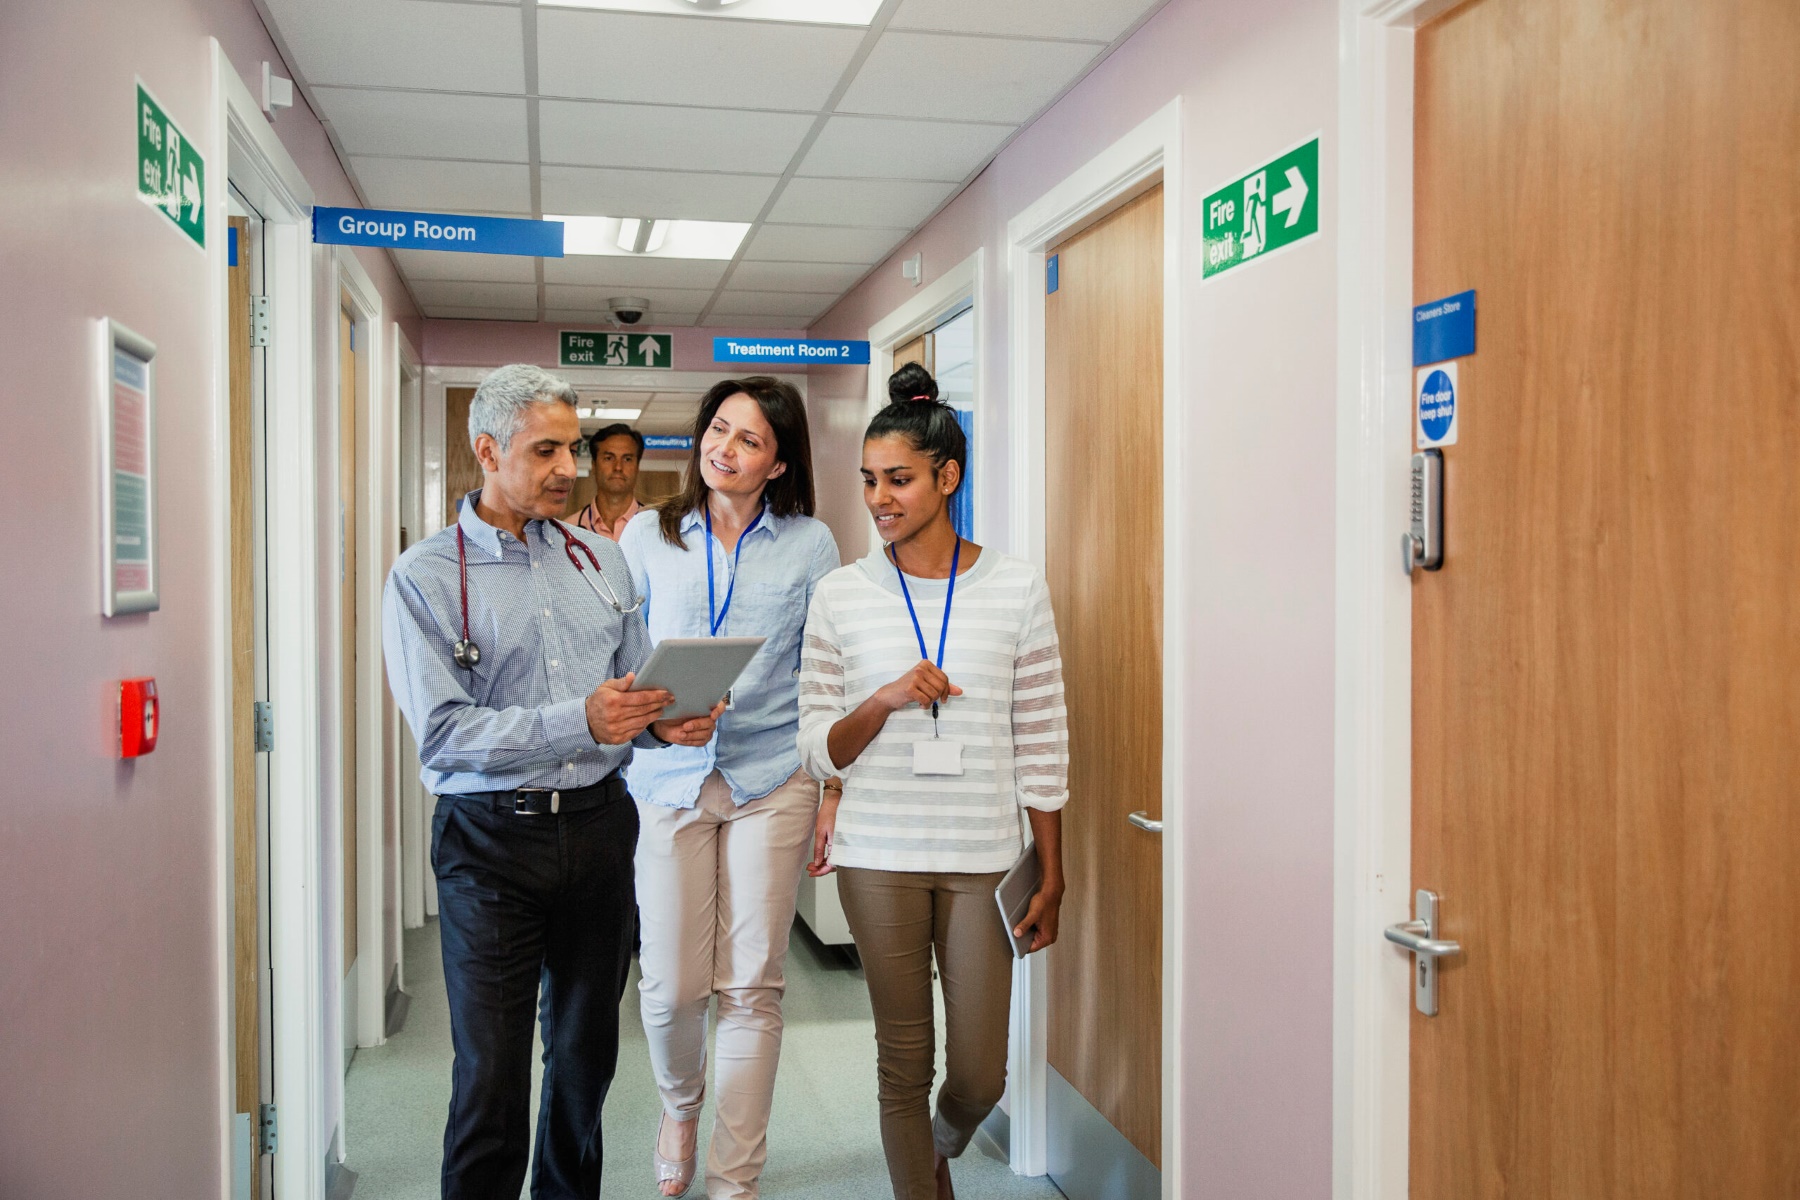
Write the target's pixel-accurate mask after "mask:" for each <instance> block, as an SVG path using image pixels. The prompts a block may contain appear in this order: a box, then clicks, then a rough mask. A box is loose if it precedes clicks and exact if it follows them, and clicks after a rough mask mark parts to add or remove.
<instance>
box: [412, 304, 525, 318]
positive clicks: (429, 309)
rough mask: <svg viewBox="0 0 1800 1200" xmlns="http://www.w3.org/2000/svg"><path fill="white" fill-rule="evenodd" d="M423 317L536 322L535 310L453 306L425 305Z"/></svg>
mask: <svg viewBox="0 0 1800 1200" xmlns="http://www.w3.org/2000/svg"><path fill="white" fill-rule="evenodd" d="M425 315H426V316H428V317H431V318H432V319H434V320H442V321H536V320H537V309H535V308H461V307H457V306H455V305H447V304H439V305H435V306H434V305H427V306H426V307H425Z"/></svg>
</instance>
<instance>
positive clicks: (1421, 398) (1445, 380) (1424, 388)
mask: <svg viewBox="0 0 1800 1200" xmlns="http://www.w3.org/2000/svg"><path fill="white" fill-rule="evenodd" d="M1417 390H1418V409H1419V428H1418V435H1419V449H1421V450H1428V449H1430V448H1431V447H1433V446H1452V445H1455V444H1456V364H1455V363H1453V362H1448V363H1445V364H1443V365H1442V366H1437V367H1430V368H1428V369H1425V370H1421V371H1420V372H1419V373H1418V380H1417Z"/></svg>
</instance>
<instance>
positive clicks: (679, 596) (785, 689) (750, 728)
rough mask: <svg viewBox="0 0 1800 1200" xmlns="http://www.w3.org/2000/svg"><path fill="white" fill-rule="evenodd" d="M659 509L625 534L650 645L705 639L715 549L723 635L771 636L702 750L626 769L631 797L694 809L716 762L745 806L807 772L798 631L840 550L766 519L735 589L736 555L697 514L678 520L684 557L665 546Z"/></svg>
mask: <svg viewBox="0 0 1800 1200" xmlns="http://www.w3.org/2000/svg"><path fill="white" fill-rule="evenodd" d="M657 521H658V514H656V513H654V512H647V513H640V514H638V515H637V516H636V517H633V518H632V520H631V523H630V524H629V525H627V526H626V527H625V532H624V533H623V534H621V535H620V536H619V549H620V550H622V551H624V553H625V559H626V561H627V562H629V563H630V564H631V580H632V585H633V586H634V587H636V588H637V590H638V594H639V595H641V596H644V597H646V598H647V600H648V601H649V602H648V603H647V604H646V605H645V606H644V616H645V618H646V619H647V620H648V621H649V624H650V638H651V640H652V641H653V642H660V641H662V639H664V638H672V637H706V636H707V633H708V629H707V626H708V622H709V614H708V613H707V601H706V555H707V553H708V552H710V553H711V554H712V560H713V579H714V589H713V590H714V592H715V596H714V603H715V604H717V605H719V606H721V607H722V606H723V605H724V603H725V592H726V590H727V589H731V590H732V596H731V609H730V611H729V612H728V613H727V614H726V617H725V623H724V624H723V625H722V626H720V627H719V636H720V637H760V638H767V639H768V641H766V642H764V643H763V645H762V648H761V649H759V650H758V651H757V652H756V657H755V658H753V659H751V660H750V665H749V666H748V667H746V668H744V674H743V675H742V676H741V677H740V678H739V679H738V681H737V686H735V687H733V688H732V689H731V707H730V708H729V709H727V710H726V712H725V715H724V716H722V717H720V718H719V729H718V732H717V733H716V734H714V735H713V739H712V741H711V742H709V743H708V744H706V745H705V746H672V747H670V748H669V749H667V750H664V751H662V752H661V753H659V754H651V755H646V756H645V757H643V758H640V759H638V760H637V761H636V762H634V763H632V764H631V769H630V771H629V772H628V773H627V776H626V779H627V782H628V783H629V784H630V786H631V794H632V795H633V796H636V797H637V798H638V799H640V800H647V801H649V802H650V803H652V804H660V805H663V806H664V807H667V808H692V807H694V804H695V802H696V801H697V800H698V799H699V797H700V785H701V784H702V783H704V782H705V781H706V777H707V776H708V775H709V774H711V773H712V771H713V768H714V767H717V768H718V769H719V772H720V774H722V775H724V776H725V782H727V783H728V784H730V785H731V799H732V801H733V803H735V804H738V805H739V806H742V805H745V804H748V803H750V801H752V800H757V799H760V798H761V797H763V796H766V795H768V794H769V793H770V792H772V791H774V790H775V789H776V788H778V787H780V786H781V785H782V784H783V783H785V782H786V781H787V779H788V777H789V776H790V775H792V774H793V773H794V772H795V771H797V770H799V769H800V752H799V750H798V749H797V748H796V746H795V740H796V738H797V737H798V735H799V732H800V679H799V675H800V633H801V630H802V629H803V628H804V627H805V625H806V610H807V608H808V607H809V606H810V605H811V604H812V594H813V587H814V585H816V584H817V583H818V582H819V580H821V579H823V578H824V577H825V576H826V575H829V574H830V573H831V572H832V571H835V570H836V569H837V565H838V550H837V543H836V542H835V541H833V540H832V537H831V530H830V529H828V528H827V527H826V526H825V523H824V522H822V521H815V520H813V518H811V517H798V516H796V517H772V516H770V515H769V514H768V513H766V512H765V513H764V514H763V515H762V518H761V519H760V520H759V521H758V522H757V523H756V524H755V525H752V526H751V527H750V528H749V529H748V530H746V531H745V532H744V535H743V554H742V556H741V559H740V560H739V562H738V563H737V572H738V574H737V584H736V587H735V588H733V586H732V567H733V564H732V559H733V555H731V554H727V553H725V548H724V546H722V545H720V544H719V540H718V538H717V537H716V536H715V537H714V538H713V539H711V542H710V544H709V543H708V540H707V537H706V526H705V524H704V522H703V520H702V518H701V515H700V514H699V513H698V512H692V513H689V514H688V515H687V516H685V517H683V518H682V521H681V536H682V540H683V541H684V542H685V543H686V544H687V547H688V548H687V549H686V550H678V549H676V548H675V547H674V546H671V545H669V543H668V542H666V541H664V540H663V535H662V528H661V527H660V526H659V525H658V523H657Z"/></svg>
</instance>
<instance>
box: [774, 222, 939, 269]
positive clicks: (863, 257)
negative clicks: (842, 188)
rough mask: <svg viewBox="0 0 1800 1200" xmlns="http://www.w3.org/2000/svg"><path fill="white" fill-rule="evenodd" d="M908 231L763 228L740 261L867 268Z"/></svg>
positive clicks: (777, 226)
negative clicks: (832, 264) (853, 265)
mask: <svg viewBox="0 0 1800 1200" xmlns="http://www.w3.org/2000/svg"><path fill="white" fill-rule="evenodd" d="M911 232H912V231H911V230H910V229H845V228H843V227H842V226H837V225H764V226H763V227H762V228H760V229H758V230H757V231H756V233H755V234H754V235H753V236H752V237H751V241H750V246H749V248H748V249H747V250H745V251H744V257H745V258H746V259H750V260H762V261H767V260H775V261H778V262H834V263H861V264H862V265H863V266H870V265H872V264H874V263H878V262H880V261H881V260H882V259H884V258H886V257H887V255H888V251H890V250H892V249H893V248H894V247H895V246H898V245H899V244H900V243H901V241H903V240H904V239H905V238H907V237H908V236H909V235H910V234H911Z"/></svg>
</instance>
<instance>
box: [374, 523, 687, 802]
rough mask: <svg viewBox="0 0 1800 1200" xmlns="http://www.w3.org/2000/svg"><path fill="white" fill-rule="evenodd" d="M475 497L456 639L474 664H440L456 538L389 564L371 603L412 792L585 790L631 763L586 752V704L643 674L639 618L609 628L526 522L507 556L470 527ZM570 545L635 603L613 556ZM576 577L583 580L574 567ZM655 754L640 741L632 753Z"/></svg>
mask: <svg viewBox="0 0 1800 1200" xmlns="http://www.w3.org/2000/svg"><path fill="white" fill-rule="evenodd" d="M480 494H481V493H480V492H479V491H475V492H470V493H469V494H468V495H467V496H465V497H464V498H463V503H462V515H461V519H460V522H459V524H460V525H461V528H462V531H463V538H464V541H465V543H466V548H467V553H468V562H469V637H470V638H471V639H472V640H473V641H474V642H475V644H476V645H477V646H479V647H480V648H481V661H480V662H479V663H477V664H476V665H475V667H474V668H473V669H464V668H462V667H459V666H457V665H456V662H455V660H454V659H453V658H451V656H450V650H451V647H452V646H454V645H455V644H456V642H457V640H458V639H460V638H461V637H462V602H461V597H460V585H459V579H458V574H459V573H458V571H457V563H456V527H454V526H453V527H451V528H449V529H445V530H442V531H440V532H438V533H436V534H433V535H432V536H431V537H429V538H426V539H425V540H424V541H422V542H420V543H419V544H418V545H416V546H414V547H412V548H411V549H409V550H408V551H407V552H406V553H405V554H403V555H401V556H400V560H399V561H398V562H396V563H395V564H394V569H393V570H392V571H391V572H389V573H388V579H387V588H386V590H385V591H384V592H383V593H382V599H381V640H382V649H383V652H384V653H385V655H386V658H387V671H388V684H389V686H390V687H391V688H392V690H393V693H394V699H395V701H396V702H397V703H398V704H399V706H400V710H401V711H402V712H404V713H405V714H406V720H407V724H409V725H410V726H411V727H412V731H413V738H414V740H415V741H417V742H418V744H419V765H420V768H421V769H420V771H419V778H421V779H423V780H424V781H425V786H426V788H428V789H429V790H430V791H431V792H432V793H433V794H435V795H439V796H447V795H463V794H467V793H471V792H497V791H508V790H511V789H513V788H521V787H546V788H578V787H586V786H588V785H590V784H594V783H598V782H600V780H602V779H604V778H606V777H607V776H608V775H610V774H612V773H613V772H614V771H617V770H618V769H620V768H621V767H623V766H624V765H625V764H626V763H627V762H629V761H631V747H630V746H602V745H599V744H597V743H596V742H595V741H594V739H593V736H592V735H591V734H589V732H588V725H587V696H588V693H590V692H592V691H593V690H594V688H595V687H596V686H598V685H599V684H600V683H602V682H604V681H605V680H608V679H617V678H620V677H621V676H623V675H625V674H626V673H627V672H630V671H635V670H637V669H638V668H639V667H640V666H642V665H643V662H644V659H645V658H647V657H648V656H649V653H650V641H649V636H648V634H647V633H646V632H645V630H644V622H643V618H642V617H641V616H640V615H638V614H636V613H633V614H631V615H629V616H622V615H620V614H619V613H618V612H616V611H615V610H614V609H613V607H612V606H611V605H610V604H608V603H606V601H605V600H603V599H601V598H600V597H599V596H596V595H595V594H594V593H593V591H592V590H591V589H590V588H589V587H588V585H587V583H586V582H585V581H584V580H583V579H582V578H581V575H580V574H579V573H578V572H577V571H576V570H575V568H574V567H573V566H571V565H570V563H569V558H568V555H567V554H566V553H565V552H564V549H563V538H562V534H561V533H559V532H557V530H556V529H555V528H554V527H552V526H551V525H550V524H549V523H548V522H546V521H530V522H527V523H526V525H525V541H523V542H520V541H519V540H518V539H517V538H514V537H513V536H512V535H511V534H509V533H505V532H502V531H501V530H498V529H495V528H494V527H493V526H492V525H489V524H488V523H487V522H486V521H483V520H482V519H481V518H480V517H478V516H477V515H476V514H475V500H476V497H478V496H479V495H480ZM573 532H574V533H575V536H576V537H578V538H580V539H581V540H582V541H583V542H585V543H586V544H587V545H588V546H590V547H592V548H593V551H594V555H595V557H596V558H598V559H599V560H600V568H601V570H602V571H604V572H605V575H606V581H607V582H608V583H610V584H612V586H613V589H614V590H615V591H616V592H617V593H618V596H619V602H620V603H621V604H623V605H626V606H630V604H631V603H632V601H633V600H634V599H635V598H636V597H635V596H634V594H633V592H632V587H631V573H630V571H629V570H627V568H626V565H625V558H624V556H623V555H622V554H620V553H619V548H618V546H616V545H614V544H613V543H612V542H610V541H608V540H607V539H605V538H603V537H599V536H596V535H594V534H590V533H586V532H584V531H581V530H573ZM576 553H577V554H581V551H580V550H579V549H577V550H576ZM582 565H583V566H584V567H586V568H587V573H588V574H589V575H592V574H593V570H594V568H593V566H592V565H591V564H589V563H588V561H587V556H586V555H582ZM601 591H602V594H604V592H605V589H604V588H602V589H601ZM661 744H662V743H660V742H658V741H657V740H656V739H655V738H653V737H652V736H651V735H650V734H649V733H648V731H646V732H645V733H643V734H641V735H639V737H638V739H637V741H636V742H635V743H634V745H637V746H641V747H644V748H651V747H655V746H660V745H661Z"/></svg>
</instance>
